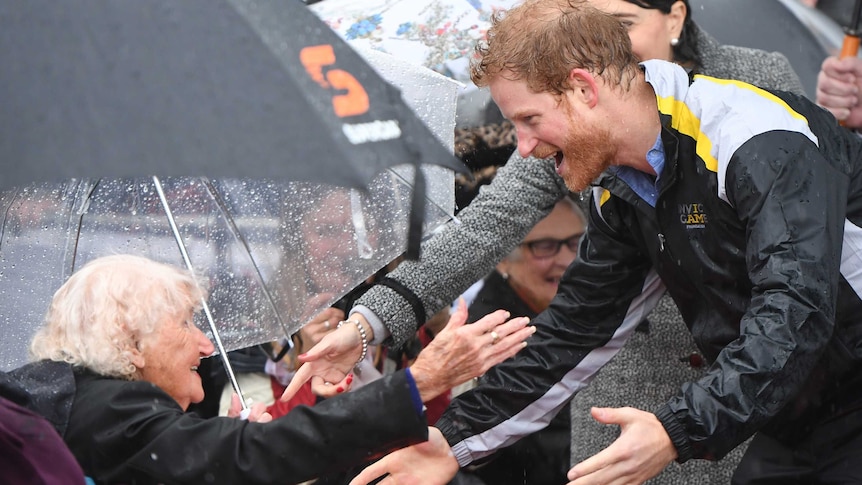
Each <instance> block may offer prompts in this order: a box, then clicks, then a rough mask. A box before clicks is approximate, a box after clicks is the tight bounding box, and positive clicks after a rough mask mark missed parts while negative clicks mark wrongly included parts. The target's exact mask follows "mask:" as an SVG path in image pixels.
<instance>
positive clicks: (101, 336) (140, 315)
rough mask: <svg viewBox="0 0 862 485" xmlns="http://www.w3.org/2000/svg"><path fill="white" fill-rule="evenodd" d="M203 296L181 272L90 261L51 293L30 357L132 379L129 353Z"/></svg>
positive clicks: (128, 259)
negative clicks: (46, 311)
mask: <svg viewBox="0 0 862 485" xmlns="http://www.w3.org/2000/svg"><path fill="white" fill-rule="evenodd" d="M205 296H206V290H205V289H202V288H200V286H199V285H198V284H197V283H196V281H195V278H194V277H193V276H192V274H191V273H189V272H188V271H185V270H183V269H180V268H177V267H174V266H170V265H167V264H162V263H157V262H155V261H152V260H150V259H147V258H144V257H139V256H131V255H115V256H106V257H102V258H98V259H94V260H93V261H90V262H89V263H87V264H86V265H84V267H83V268H81V269H80V270H78V271H77V272H75V273H74V274H73V275H72V276H71V277H70V278H69V279H68V280H67V281H66V283H64V284H63V286H61V287H60V289H59V290H57V292H56V293H55V294H54V298H53V299H52V301H51V306H50V308H49V310H48V314H47V316H46V317H45V323H44V325H43V326H42V328H40V329H39V331H38V332H37V333H36V335H35V336H34V337H33V340H32V341H31V344H30V355H31V357H32V358H34V359H48V360H55V361H60V362H68V363H70V364H72V365H75V366H80V367H86V368H87V369H89V370H91V371H93V372H96V373H97V374H101V375H104V376H109V377H116V378H121V379H128V380H133V379H135V376H136V372H137V368H136V367H135V366H134V364H132V353H131V351H132V350H134V349H140V348H141V342H142V340H146V339H147V338H149V337H150V336H151V335H153V334H154V333H155V332H157V331H158V328H159V326H160V325H162V324H163V323H164V322H165V320H166V319H168V318H181V316H183V315H184V313H185V312H188V311H194V310H197V309H198V308H199V307H200V302H201V299H202V298H204V297H205Z"/></svg>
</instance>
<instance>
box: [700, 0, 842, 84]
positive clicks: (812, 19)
mask: <svg viewBox="0 0 862 485" xmlns="http://www.w3.org/2000/svg"><path fill="white" fill-rule="evenodd" d="M689 4H690V5H691V11H692V12H691V13H692V19H693V20H694V21H695V22H696V23H697V24H698V25H699V26H700V27H701V28H703V30H705V31H706V32H708V33H709V34H710V35H712V36H713V37H715V38H716V39H717V40H718V41H719V42H721V43H723V44H730V45H738V46H742V47H752V48H755V49H763V50H766V51H769V52H774V51H777V52H781V53H782V54H784V55H785V56H787V58H788V60H790V64H791V65H792V66H793V69H794V70H795V71H796V73H797V74H798V75H799V79H800V80H801V81H802V86H803V87H804V88H805V92H806V93H807V94H808V96H810V97H812V98H813V96H814V93H815V91H816V89H817V73H818V72H820V65H821V64H822V63H823V59H825V58H826V57H827V56H828V55H830V54H832V53H835V52H834V50H835V49H837V48H838V47H840V45H841V39H842V36H843V32H842V31H841V27H840V26H838V25H837V24H836V23H835V22H834V21H833V20H832V19H830V18H828V17H827V16H826V15H825V14H823V13H822V12H819V11H817V10H815V9H812V8H808V7H805V6H804V5H802V4H800V3H799V2H797V1H796V0H757V1H752V0H690V2H689Z"/></svg>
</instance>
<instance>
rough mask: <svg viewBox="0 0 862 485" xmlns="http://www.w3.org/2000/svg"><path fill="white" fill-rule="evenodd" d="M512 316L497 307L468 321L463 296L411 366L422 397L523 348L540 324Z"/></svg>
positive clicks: (426, 399) (436, 392)
mask: <svg viewBox="0 0 862 485" xmlns="http://www.w3.org/2000/svg"><path fill="white" fill-rule="evenodd" d="M508 318H509V312H506V311H503V310H497V311H496V312H494V313H490V314H488V315H486V316H484V317H483V318H481V319H479V320H478V321H476V322H475V323H473V324H471V325H465V324H466V322H467V304H466V303H465V302H464V300H463V299H461V300H459V301H458V306H457V309H456V310H455V312H454V313H453V314H452V317H451V318H450V319H449V323H447V324H446V327H444V328H443V330H442V331H441V332H440V333H439V334H437V336H436V337H434V339H433V340H432V341H431V343H430V344H428V346H427V347H426V348H424V349H422V352H420V353H419V356H418V357H417V358H416V361H415V362H414V363H413V365H411V366H410V372H411V373H412V374H413V378H414V379H415V380H416V387H418V388H419V395H420V397H421V398H422V401H423V402H427V401H428V400H430V399H433V398H435V397H436V396H438V395H440V394H442V393H443V392H446V391H448V390H449V389H451V388H452V387H454V386H457V385H458V384H461V383H463V382H465V381H468V380H470V379H472V378H474V377H476V376H480V375H482V374H484V373H485V372H486V371H487V370H488V369H490V368H491V367H493V366H495V365H497V364H499V363H500V362H502V361H504V360H506V359H508V358H509V357H512V356H513V355H515V354H516V353H517V352H518V351H519V350H521V349H523V348H524V346H526V345H527V344H526V343H525V342H524V340H526V339H527V337H529V336H530V335H532V334H533V333H535V331H536V328H535V327H532V326H527V324H528V323H529V322H530V319H529V318H527V317H518V318H513V319H511V320H507V319H508Z"/></svg>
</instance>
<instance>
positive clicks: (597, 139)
mask: <svg viewBox="0 0 862 485" xmlns="http://www.w3.org/2000/svg"><path fill="white" fill-rule="evenodd" d="M574 123H575V121H574V120H572V127H571V128H570V130H569V134H568V136H567V137H566V141H565V145H564V146H563V147H562V153H563V159H564V160H565V162H564V164H563V166H562V167H560V175H561V176H562V177H563V180H564V181H565V182H566V186H567V187H568V188H569V190H571V191H573V192H580V191H582V190H584V189H585V188H587V187H589V186H590V184H591V183H592V182H593V181H594V180H596V179H597V178H598V177H599V175H601V173H602V172H604V171H605V170H606V169H607V168H608V167H610V166H611V162H612V161H613V160H614V158H615V157H616V153H617V148H616V145H613V144H612V143H611V142H610V141H609V140H610V139H611V134H610V132H609V131H608V130H606V129H600V128H592V129H589V130H581V129H578V128H575V125H574ZM579 131H580V133H578V132H579Z"/></svg>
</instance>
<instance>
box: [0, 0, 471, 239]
mask: <svg viewBox="0 0 862 485" xmlns="http://www.w3.org/2000/svg"><path fill="white" fill-rule="evenodd" d="M0 65H2V66H3V75H2V76H0V106H2V109H0V173H2V177H0V188H4V187H10V186H14V185H20V184H25V183H28V182H31V181H34V180H44V179H46V178H50V179H55V180H61V179H66V178H71V177H130V176H146V175H158V176H162V177H165V176H179V175H193V176H200V175H204V176H208V177H211V178H223V177H256V178H258V177H273V178H284V179H289V180H295V181H310V182H322V183H330V184H335V185H342V186H348V187H362V186H364V185H365V184H366V183H368V182H369V181H370V180H371V179H372V177H373V176H374V175H375V174H377V173H379V172H380V171H382V170H383V169H386V168H389V167H392V166H395V165H400V164H414V165H418V164H421V163H428V164H437V165H442V166H445V167H448V168H451V169H454V170H464V168H463V164H462V163H460V162H459V161H458V160H457V159H456V158H455V157H454V155H452V153H451V152H449V151H448V150H447V149H446V148H445V147H444V146H442V145H441V144H440V143H439V142H438V141H437V140H436V139H435V138H434V136H433V135H432V134H431V132H430V131H429V130H428V128H427V127H425V125H423V124H422V122H421V121H419V120H418V119H417V118H416V116H415V115H414V114H413V112H412V111H411V110H410V108H409V107H407V106H406V105H405V103H404V102H403V100H402V99H401V96H400V93H399V91H398V90H397V89H395V88H394V87H392V86H391V85H389V84H388V83H386V82H385V81H384V80H383V79H382V78H381V77H380V75H378V74H377V73H376V72H375V71H374V70H373V69H372V68H371V67H369V66H368V64H367V63H366V62H365V61H364V60H363V59H362V58H361V57H360V56H359V55H358V54H357V53H356V52H354V51H353V50H352V49H351V48H350V46H348V45H347V44H345V43H344V41H343V40H341V39H340V38H339V37H338V36H337V35H336V34H335V33H334V32H332V31H331V29H329V28H328V27H326V25H325V24H323V22H321V21H320V20H319V19H318V18H317V17H316V16H315V15H314V14H313V13H311V12H310V11H309V10H308V8H307V7H306V6H304V5H303V4H301V3H299V2H297V1H296V0H183V1H181V2H176V1H173V0H136V1H121V0H70V1H64V2H59V3H58V2H54V1H52V0H8V1H5V2H3V3H2V4H0ZM417 173H418V174H421V172H419V171H417ZM423 190H424V183H423V181H421V180H417V181H416V192H417V193H419V195H420V196H421V195H424V194H423V193H422V191H423ZM421 200H422V197H418V198H417V204H418V203H419V202H421ZM415 212H417V213H418V212H420V211H419V210H418V208H417V210H416V211H415ZM413 225H414V226H421V222H420V221H419V220H418V216H417V219H416V220H415V221H414V224H413ZM416 232H417V231H413V232H412V233H411V234H412V235H413V239H412V241H411V242H412V243H413V246H412V249H413V250H414V252H415V250H417V249H418V243H417V238H418V237H419V236H418V235H417V234H416ZM414 256H415V254H414Z"/></svg>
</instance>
